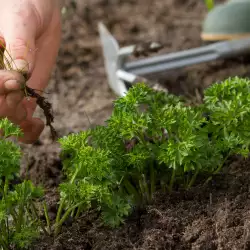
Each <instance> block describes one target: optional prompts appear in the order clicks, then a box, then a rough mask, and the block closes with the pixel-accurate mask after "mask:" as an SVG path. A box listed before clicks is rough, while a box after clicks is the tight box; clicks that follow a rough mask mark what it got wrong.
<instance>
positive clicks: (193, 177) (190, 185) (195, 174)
mask: <svg viewBox="0 0 250 250" xmlns="http://www.w3.org/2000/svg"><path fill="white" fill-rule="evenodd" d="M199 171H200V169H199V168H196V170H195V173H194V175H193V176H192V178H191V180H190V182H189V183H188V185H187V188H188V189H189V188H191V187H192V186H193V184H194V182H195V180H196V177H197V175H198V173H199Z"/></svg>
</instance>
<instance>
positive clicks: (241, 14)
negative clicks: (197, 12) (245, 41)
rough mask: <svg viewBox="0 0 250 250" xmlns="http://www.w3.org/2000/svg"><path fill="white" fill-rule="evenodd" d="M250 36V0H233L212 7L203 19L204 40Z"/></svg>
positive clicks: (202, 35)
mask: <svg viewBox="0 0 250 250" xmlns="http://www.w3.org/2000/svg"><path fill="white" fill-rule="evenodd" d="M246 37H250V1H249V0H231V1H227V2H226V3H222V4H218V5H216V6H215V7H214V8H212V9H211V10H210V11H209V12H208V14H207V16H206V18H205V19H204V21H203V27H202V32H201V38H202V40H204V41H221V40H223V41H225V40H233V39H240V38H246Z"/></svg>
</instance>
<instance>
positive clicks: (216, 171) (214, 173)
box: [204, 151, 231, 185]
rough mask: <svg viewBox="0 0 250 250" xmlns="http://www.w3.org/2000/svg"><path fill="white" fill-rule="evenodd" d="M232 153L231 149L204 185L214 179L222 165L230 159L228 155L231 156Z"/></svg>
mask: <svg viewBox="0 0 250 250" xmlns="http://www.w3.org/2000/svg"><path fill="white" fill-rule="evenodd" d="M230 155H231V151H230V152H229V153H228V154H227V156H226V157H225V158H224V160H223V161H222V163H221V164H220V166H219V167H218V168H217V169H216V170H215V171H214V172H213V173H212V175H211V176H209V177H208V178H207V180H206V181H205V183H204V185H206V184H208V182H209V181H210V180H212V178H213V175H216V174H218V173H219V172H220V171H221V169H222V167H223V166H224V164H225V162H226V160H227V159H228V157H229V156H230Z"/></svg>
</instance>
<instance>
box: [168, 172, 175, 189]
mask: <svg viewBox="0 0 250 250" xmlns="http://www.w3.org/2000/svg"><path fill="white" fill-rule="evenodd" d="M174 180H175V169H173V171H172V176H171V180H170V183H169V187H168V191H169V193H171V192H172V189H173V185H174Z"/></svg>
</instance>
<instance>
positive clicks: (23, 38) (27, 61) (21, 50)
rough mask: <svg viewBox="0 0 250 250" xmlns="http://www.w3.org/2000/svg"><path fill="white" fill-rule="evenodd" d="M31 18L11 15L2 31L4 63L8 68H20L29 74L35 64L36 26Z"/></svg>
mask: <svg viewBox="0 0 250 250" xmlns="http://www.w3.org/2000/svg"><path fill="white" fill-rule="evenodd" d="M34 23H35V22H32V20H28V21H27V20H25V18H22V17H21V16H20V17H19V16H18V17H16V16H15V17H13V19H12V21H11V22H10V23H9V24H8V25H7V26H6V28H5V29H4V30H3V31H2V35H3V38H4V41H5V52H4V64H5V67H6V68H7V69H10V70H18V71H20V70H22V71H23V72H25V73H28V75H30V74H31V73H32V71H33V69H34V66H35V57H36V55H35V54H36V48H35V38H36V26H35V24H34Z"/></svg>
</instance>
